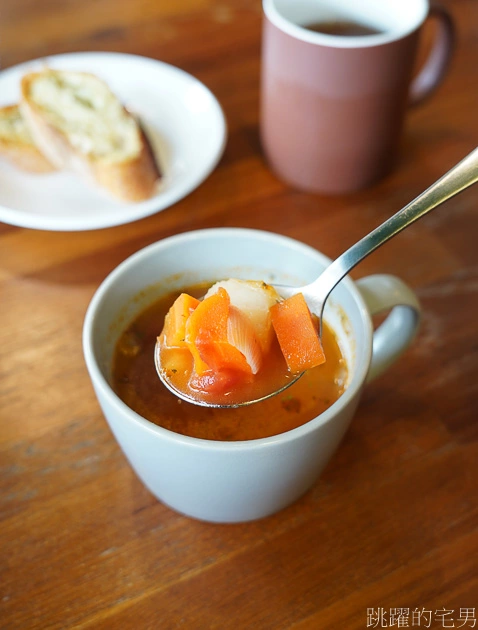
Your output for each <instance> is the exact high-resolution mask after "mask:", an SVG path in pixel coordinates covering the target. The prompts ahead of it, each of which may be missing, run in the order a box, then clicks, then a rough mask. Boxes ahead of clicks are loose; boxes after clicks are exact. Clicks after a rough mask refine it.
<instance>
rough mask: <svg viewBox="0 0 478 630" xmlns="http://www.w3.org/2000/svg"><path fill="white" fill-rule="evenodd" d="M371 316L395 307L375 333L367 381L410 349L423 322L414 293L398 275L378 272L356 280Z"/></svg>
mask: <svg viewBox="0 0 478 630" xmlns="http://www.w3.org/2000/svg"><path fill="white" fill-rule="evenodd" d="M356 285H357V287H358V289H359V291H360V293H361V295H362V298H363V300H364V302H365V304H366V305H367V308H368V310H369V312H370V315H371V316H372V315H376V314H377V313H380V312H382V311H385V310H389V309H392V311H391V313H390V314H389V315H388V317H387V318H386V319H385V321H384V322H383V323H382V324H381V325H380V326H379V327H378V328H377V330H375V332H374V334H373V348H372V360H371V362H370V368H369V371H368V374H367V383H368V382H370V381H372V380H373V379H374V378H376V377H377V376H379V375H380V374H382V372H384V371H385V370H386V369H387V368H389V367H390V366H391V365H392V363H394V362H395V361H396V360H397V359H398V357H399V356H400V355H401V354H402V353H403V352H404V351H405V350H406V349H407V348H408V346H409V345H410V343H411V342H412V340H413V338H414V337H415V334H416V332H417V330H418V326H419V323H420V311H421V309H420V303H419V301H418V298H417V296H416V295H415V293H414V292H413V291H412V290H411V289H410V287H408V286H407V285H406V284H405V283H404V282H403V281H402V280H400V279H399V278H397V277H396V276H391V275H387V274H377V275H373V276H367V277H365V278H361V279H360V280H357V281H356Z"/></svg>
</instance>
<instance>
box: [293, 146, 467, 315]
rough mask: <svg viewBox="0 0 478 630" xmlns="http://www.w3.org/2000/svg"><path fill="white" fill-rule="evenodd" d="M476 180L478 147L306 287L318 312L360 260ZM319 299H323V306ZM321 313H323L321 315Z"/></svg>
mask: <svg viewBox="0 0 478 630" xmlns="http://www.w3.org/2000/svg"><path fill="white" fill-rule="evenodd" d="M477 181H478V148H476V149H474V150H473V151H472V152H471V153H469V154H468V155H467V156H466V157H465V158H464V159H463V160H462V161H461V162H459V163H458V164H457V165H456V166H454V167H453V168H452V169H450V170H449V171H448V172H447V173H445V175H443V177H441V178H440V179H439V180H438V181H436V182H435V183H434V184H432V185H431V186H430V187H429V188H427V190H425V192H423V193H422V194H421V195H418V197H416V199H414V200H413V201H411V202H410V203H409V204H408V205H406V206H405V207H404V208H402V209H401V210H399V211H398V212H397V213H396V214H394V215H393V216H392V217H390V218H389V219H387V220H386V221H384V223H382V224H381V225H379V226H378V227H377V228H375V230H373V231H372V232H370V233H369V234H367V236H364V237H363V238H362V239H361V240H360V241H358V242H357V243H355V245H352V247H350V248H349V249H348V250H347V251H345V252H344V253H343V254H342V255H341V256H339V257H338V258H336V259H335V260H334V262H333V263H331V264H330V265H329V267H327V269H326V270H325V271H324V272H323V273H322V274H321V275H320V276H319V278H318V279H317V280H315V281H314V282H312V283H311V284H309V285H307V287H304V288H306V290H307V295H309V296H310V297H311V298H312V296H313V295H315V296H316V299H315V302H316V306H317V307H318V309H317V310H315V312H316V313H317V314H318V315H320V316H321V315H322V310H323V307H324V304H325V301H326V299H327V297H328V295H329V293H330V292H331V291H332V289H333V288H334V287H335V285H336V284H337V283H338V282H339V281H340V280H341V279H342V278H343V277H344V276H345V275H346V274H347V273H349V271H351V270H352V269H353V268H354V267H355V265H357V264H358V263H359V262H360V261H361V260H363V259H364V258H365V257H366V256H368V255H369V254H371V253H372V252H373V251H375V250H376V249H377V248H378V247H380V245H383V244H384V243H386V242H387V241H388V240H389V239H391V238H392V237H393V236H395V235H396V234H398V233H399V232H401V231H402V230H403V229H405V228H406V227H408V226H409V225H411V224H412V223H413V222H414V221H416V220H417V219H419V218H420V217H422V216H423V215H424V214H426V213H427V212H430V210H433V208H436V207H437V206H439V205H440V204H442V203H443V202H445V201H447V199H450V198H451V197H454V196H455V195H457V194H458V193H459V192H461V191H462V190H465V188H468V187H469V186H471V185H472V184H475V183H476V182H477ZM318 299H320V302H321V303H320V305H319V303H318ZM312 310H314V309H312ZM319 310H320V312H318V311H319Z"/></svg>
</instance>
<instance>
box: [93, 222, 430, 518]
mask: <svg viewBox="0 0 478 630" xmlns="http://www.w3.org/2000/svg"><path fill="white" fill-rule="evenodd" d="M329 263H330V260H329V259H328V258H327V257H325V256H324V255H323V254H321V253H319V252H318V251H316V250H315V249H313V248H311V247H309V246H307V245H305V244H302V243H300V242H298V241H295V240H292V239H290V238H287V237H285V236H281V235H278V234H274V233H271V232H263V231H257V230H249V229H240V228H216V229H208V230H199V231H195V232H189V233H184V234H179V235H176V236H172V237H170V238H167V239H165V240H162V241H159V242H157V243H154V244H152V245H150V246H148V247H146V248H144V249H142V250H140V251H139V252H137V253H136V254H134V255H132V256H131V257H130V258H128V259H127V260H125V261H124V262H123V263H121V264H120V265H119V266H118V267H117V268H116V269H115V270H114V271H113V272H112V273H111V274H110V275H109V276H108V277H107V278H106V279H105V280H104V281H103V283H102V284H101V285H100V287H99V288H98V290H97V291H96V293H95V295H94V296H93V299H92V300H91V303H90V305H89V307H88V311H87V314H86V317H85V322H84V329H83V347H84V355H85V360H86V365H87V368H88V371H89V374H90V377H91V380H92V383H93V387H94V390H95V392H96V395H97V398H98V401H99V403H100V406H101V408H102V410H103V413H104V415H105V417H106V420H107V422H108V424H109V426H110V428H111V430H112V432H113V434H114V436H115V437H116V439H117V441H118V443H119V445H120V446H121V448H122V450H123V452H124V453H125V455H126V457H127V459H128V460H129V462H130V464H131V466H132V467H133V469H134V470H135V471H136V473H137V475H138V477H139V478H140V479H141V480H142V481H143V483H144V484H145V485H146V487H147V488H148V489H149V490H150V491H151V492H152V493H153V495H155V496H156V497H157V498H158V499H159V500H160V501H162V502H163V503H165V504H166V505H168V506H170V507H171V508H173V509H175V510H177V511H178V512H181V513H183V514H186V515H189V516H191V517H194V518H198V519H201V520H206V521H212V522H241V521H249V520H253V519H258V518H261V517H265V516H267V515H270V514H273V513H274V512H277V511H278V510H280V509H282V508H284V507H286V506H287V505H289V504H290V503H292V502H293V501H295V500H296V499H298V498H299V497H300V496H301V495H302V494H304V493H305V492H306V491H307V490H308V489H309V488H310V487H311V486H312V485H313V484H314V482H315V481H316V480H317V478H318V476H319V474H320V473H321V471H322V469H323V468H324V467H325V465H326V464H327V462H328V461H329V459H330V458H331V456H332V455H333V453H334V451H335V450H336V448H337V447H338V445H339V443H340V441H341V439H342V437H343V435H344V433H345V432H346V430H347V428H348V426H349V424H350V422H351V420H352V417H353V415H354V412H355V410H356V408H357V405H358V403H359V400H360V396H361V392H362V389H363V387H364V385H365V383H366V382H368V381H370V380H371V379H373V378H375V377H376V376H378V375H379V374H380V373H382V372H383V371H384V370H385V369H386V368H388V367H389V366H390V365H391V364H392V363H393V362H394V361H395V360H396V359H397V358H398V356H399V355H400V354H401V353H402V352H403V351H404V350H405V348H406V347H407V346H408V345H409V344H410V342H411V341H412V339H413V337H414V335H415V333H416V331H417V327H418V322H419V316H420V307H419V304H418V301H417V298H416V296H415V294H414V293H413V292H412V291H411V289H409V288H408V287H407V286H406V285H405V284H404V283H403V282H402V281H401V280H399V279H398V278H396V277H395V276H390V275H377V276H369V277H366V278H363V279H361V280H359V281H358V282H356V283H354V282H352V280H350V279H349V278H344V279H343V280H342V281H341V282H340V284H339V285H338V286H337V287H336V288H335V289H334V291H333V292H332V293H331V295H330V297H329V299H328V301H327V305H326V311H325V318H326V319H327V320H328V323H329V324H330V325H331V326H332V328H333V329H334V331H335V333H336V335H337V337H338V339H339V341H340V345H341V347H342V350H343V352H344V354H345V358H346V361H347V364H348V369H349V382H348V385H347V389H346V391H345V392H344V393H343V394H342V396H341V397H340V398H339V399H338V400H337V401H336V402H335V403H334V404H333V405H332V406H331V407H329V408H328V409H327V410H326V411H325V412H324V413H322V414H320V415H319V416H317V417H316V418H314V419H312V420H310V421H309V422H307V423H306V424H304V425H302V426H300V427H298V428H296V429H293V430H291V431H287V432H285V433H281V434H279V435H274V436H272V437H267V438H262V439H257V440H249V441H239V442H220V441H209V440H203V439H197V438H193V437H188V436H185V435H180V434H177V433H174V432H172V431H169V430H167V429H164V428H162V427H160V426H157V425H155V424H153V423H151V422H150V421H148V420H146V419H145V418H143V417H141V416H140V415H138V414H137V413H136V412H134V411H132V410H131V409H130V408H129V407H128V406H127V405H126V404H125V403H124V402H122V400H120V398H119V397H118V396H117V395H116V394H115V392H114V391H113V389H112V387H111V385H110V378H111V366H112V357H113V352H114V347H115V344H116V341H117V340H118V338H119V336H120V334H121V332H122V331H123V330H124V329H125V328H126V326H127V325H128V324H129V323H130V322H131V321H132V319H134V317H135V316H136V315H137V314H138V313H139V312H140V311H141V310H142V309H143V308H145V307H146V306H147V305H149V304H150V303H151V302H152V301H154V299H156V297H160V296H161V294H165V293H166V292H170V291H172V290H174V289H181V288H184V287H187V286H190V285H191V284H195V283H199V282H203V281H207V282H211V283H212V282H214V281H215V280H218V279H221V278H227V277H241V278H246V279H261V280H265V281H266V282H275V283H283V284H286V283H287V284H292V283H295V284H297V285H302V284H307V283H308V282H310V281H312V280H313V279H314V278H316V277H317V276H318V275H319V273H320V272H321V271H322V270H323V269H324V268H325V267H326V266H327V265H328V264H329ZM145 289H147V290H145ZM390 308H391V309H392V310H391V313H390V314H389V315H388V317H387V318H386V319H385V321H384V322H383V323H382V325H381V326H380V327H379V329H378V330H376V331H375V332H374V330H373V326H372V321H371V315H373V314H375V313H377V312H379V311H382V310H384V309H390ZM344 314H345V317H344ZM151 360H153V357H151ZM158 387H162V385H161V384H160V382H159V381H158ZM183 404H184V403H183ZM191 412H192V413H194V407H193V406H192V408H191Z"/></svg>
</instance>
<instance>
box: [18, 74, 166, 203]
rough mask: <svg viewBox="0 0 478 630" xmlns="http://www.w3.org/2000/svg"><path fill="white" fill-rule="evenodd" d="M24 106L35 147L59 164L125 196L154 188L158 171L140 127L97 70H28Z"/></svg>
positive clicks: (142, 195)
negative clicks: (85, 71) (95, 71)
mask: <svg viewBox="0 0 478 630" xmlns="http://www.w3.org/2000/svg"><path fill="white" fill-rule="evenodd" d="M20 106H21V111H22V114H23V116H24V117H25V119H26V121H27V123H28V125H29V127H30V130H31V133H32V135H33V138H34V140H35V142H36V144H37V146H38V147H39V148H40V150H41V151H42V152H43V153H44V155H45V156H46V157H47V158H48V159H49V160H50V161H51V162H52V163H53V164H54V165H55V166H56V167H57V168H62V169H68V170H73V171H76V172H77V173H79V174H80V175H82V176H84V177H88V178H91V179H92V180H93V181H95V182H96V183H97V184H99V185H100V186H102V187H104V188H106V189H107V190H108V191H109V192H110V194H112V195H113V196H115V197H116V198H118V199H120V200H122V201H141V200H143V199H148V198H149V197H151V196H152V195H153V194H154V193H155V191H156V184H157V181H158V179H159V178H160V172H159V168H158V165H157V163H156V160H155V158H154V156H153V152H152V150H151V147H150V145H149V142H148V140H147V138H146V136H145V134H144V132H143V130H142V128H141V126H140V125H139V123H138V122H137V120H136V119H135V118H134V117H133V116H132V115H131V114H130V113H129V112H128V111H127V110H126V109H125V108H124V107H123V105H122V104H121V102H120V101H119V100H118V99H117V97H116V96H115V95H114V94H113V93H112V92H111V90H110V89H109V87H108V86H107V85H106V83H104V82H103V81H102V80H100V79H99V78H98V77H96V76H95V75H93V74H88V73H84V72H71V71H64V70H52V69H45V70H43V71H41V72H33V73H30V74H27V75H25V76H24V77H23V78H22V81H21V103H20Z"/></svg>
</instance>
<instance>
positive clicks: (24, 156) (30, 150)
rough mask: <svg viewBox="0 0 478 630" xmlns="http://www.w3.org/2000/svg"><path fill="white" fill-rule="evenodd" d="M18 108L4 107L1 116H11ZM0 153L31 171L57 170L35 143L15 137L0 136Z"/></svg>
mask: <svg viewBox="0 0 478 630" xmlns="http://www.w3.org/2000/svg"><path fill="white" fill-rule="evenodd" d="M16 110H18V105H7V106H6V107H2V108H0V118H1V117H9V116H10V115H11V114H13V113H14V112H15V111H16ZM0 155H3V156H4V157H6V158H7V159H8V160H9V161H10V162H11V163H12V164H14V165H15V166H16V167H17V168H20V169H22V170H23V171H28V172H30V173H39V174H40V173H51V172H52V171H54V170H55V168H54V166H53V165H52V164H51V163H50V162H49V161H48V160H47V159H46V157H45V156H44V155H43V153H42V152H41V151H40V150H39V149H38V148H37V147H36V146H35V144H33V143H31V144H29V143H26V142H21V141H19V140H18V139H17V138H14V137H5V136H0Z"/></svg>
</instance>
